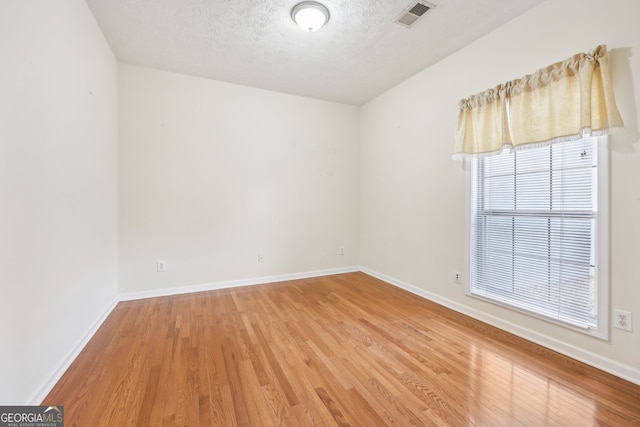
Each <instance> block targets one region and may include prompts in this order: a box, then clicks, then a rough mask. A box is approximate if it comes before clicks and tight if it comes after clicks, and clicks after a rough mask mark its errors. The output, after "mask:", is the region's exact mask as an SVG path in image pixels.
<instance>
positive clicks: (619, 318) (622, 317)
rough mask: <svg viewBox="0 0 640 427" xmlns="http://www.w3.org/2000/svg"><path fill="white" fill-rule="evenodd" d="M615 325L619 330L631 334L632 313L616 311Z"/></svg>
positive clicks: (614, 316)
mask: <svg viewBox="0 0 640 427" xmlns="http://www.w3.org/2000/svg"><path fill="white" fill-rule="evenodd" d="M613 324H614V326H615V327H616V328H617V329H622V330H623V331H629V332H631V312H630V311H625V310H617V309H616V310H614V312H613Z"/></svg>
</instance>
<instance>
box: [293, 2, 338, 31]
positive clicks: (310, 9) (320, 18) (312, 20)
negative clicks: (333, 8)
mask: <svg viewBox="0 0 640 427" xmlns="http://www.w3.org/2000/svg"><path fill="white" fill-rule="evenodd" d="M291 19H293V21H294V22H295V23H296V24H298V25H299V26H300V28H302V29H303V30H305V31H308V32H310V33H311V32H313V31H317V30H319V29H320V28H322V26H323V25H324V24H326V23H327V22H328V21H329V9H327V8H326V7H325V6H324V5H323V4H320V3H318V2H315V1H303V2H302V3H298V4H297V5H295V6H293V9H291Z"/></svg>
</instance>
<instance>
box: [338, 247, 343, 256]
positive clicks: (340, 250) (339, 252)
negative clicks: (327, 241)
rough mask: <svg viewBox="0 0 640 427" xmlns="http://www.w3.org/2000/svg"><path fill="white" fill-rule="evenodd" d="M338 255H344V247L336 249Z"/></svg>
mask: <svg viewBox="0 0 640 427" xmlns="http://www.w3.org/2000/svg"><path fill="white" fill-rule="evenodd" d="M338 255H344V246H340V247H339V248H338Z"/></svg>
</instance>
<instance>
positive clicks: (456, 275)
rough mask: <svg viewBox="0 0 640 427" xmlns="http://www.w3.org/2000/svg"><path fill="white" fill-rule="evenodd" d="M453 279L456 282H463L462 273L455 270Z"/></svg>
mask: <svg viewBox="0 0 640 427" xmlns="http://www.w3.org/2000/svg"><path fill="white" fill-rule="evenodd" d="M453 281H454V282H455V283H462V275H461V274H460V272H459V271H454V272H453Z"/></svg>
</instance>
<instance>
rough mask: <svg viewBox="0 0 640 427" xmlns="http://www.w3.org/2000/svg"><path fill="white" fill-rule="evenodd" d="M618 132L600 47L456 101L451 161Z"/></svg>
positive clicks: (604, 51)
mask: <svg viewBox="0 0 640 427" xmlns="http://www.w3.org/2000/svg"><path fill="white" fill-rule="evenodd" d="M620 126H622V119H621V117H620V113H619V112H618V108H617V107H616V103H615V99H614V96H613V88H612V85H611V77H610V75H609V58H608V55H607V48H606V46H598V47H597V48H596V49H594V50H593V51H591V52H589V53H580V54H577V55H574V56H572V57H571V58H569V59H567V60H565V61H563V62H558V63H556V64H553V65H550V66H548V67H546V68H543V69H541V70H538V71H537V72H535V73H534V74H531V75H528V76H525V77H523V78H521V79H519V80H512V81H509V82H507V83H504V84H501V85H499V86H496V87H495V88H493V89H489V90H486V91H484V92H481V93H479V94H476V95H473V96H471V97H469V98H466V99H463V100H461V101H460V113H459V116H458V127H457V129H456V136H455V144H454V158H462V157H464V156H478V155H487V154H491V153H498V152H500V151H502V148H503V146H504V145H507V146H511V147H514V148H518V147H521V146H525V145H527V144H538V145H539V144H549V143H553V142H556V141H562V140H571V139H576V138H581V137H582V136H583V135H584V134H601V133H604V132H605V131H606V130H607V129H610V128H614V127H620Z"/></svg>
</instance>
